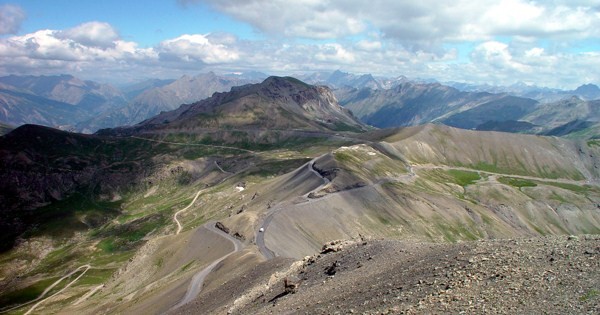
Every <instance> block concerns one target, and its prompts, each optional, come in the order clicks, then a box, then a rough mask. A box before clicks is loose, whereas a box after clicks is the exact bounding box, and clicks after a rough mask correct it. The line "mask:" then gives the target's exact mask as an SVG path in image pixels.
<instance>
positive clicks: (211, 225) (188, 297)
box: [169, 221, 243, 311]
mask: <svg viewBox="0 0 600 315" xmlns="http://www.w3.org/2000/svg"><path fill="white" fill-rule="evenodd" d="M203 227H204V228H205V229H207V230H209V231H211V232H214V233H216V234H218V235H220V236H221V237H224V238H225V239H227V240H229V241H230V242H231V243H233V251H231V252H230V253H228V254H227V255H225V256H222V257H221V258H219V259H217V260H215V261H213V262H212V263H211V264H210V265H208V266H207V267H205V268H204V269H202V270H200V271H199V272H198V273H196V274H195V275H194V276H193V277H192V280H191V282H190V284H189V286H188V289H187V291H186V293H185V296H184V297H183V298H182V299H181V301H179V302H178V303H177V304H175V306H173V307H171V309H170V310H169V311H171V310H174V309H176V308H179V307H180V306H182V305H185V304H187V303H189V302H190V301H192V300H193V299H195V298H196V296H198V294H199V293H200V291H202V286H203V284H204V279H206V276H208V275H209V274H210V273H211V271H212V270H213V269H214V268H215V267H216V266H217V265H218V264H219V263H220V262H221V261H223V260H225V258H227V257H229V256H230V255H232V254H234V253H237V252H239V251H240V250H242V248H243V244H242V243H241V242H240V241H239V240H238V239H236V238H234V237H232V236H231V235H229V234H227V233H225V232H223V231H221V230H219V229H217V228H216V227H215V222H214V221H211V222H208V223H206V224H205V225H204V226H203Z"/></svg>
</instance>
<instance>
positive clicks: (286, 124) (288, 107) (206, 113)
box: [121, 76, 365, 132]
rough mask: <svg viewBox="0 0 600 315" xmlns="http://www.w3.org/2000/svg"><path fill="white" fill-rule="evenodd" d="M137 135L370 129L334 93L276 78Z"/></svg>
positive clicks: (185, 108)
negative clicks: (343, 105) (259, 130)
mask: <svg viewBox="0 0 600 315" xmlns="http://www.w3.org/2000/svg"><path fill="white" fill-rule="evenodd" d="M127 129H129V128H125V130H127ZM132 129H134V130H137V131H142V132H143V131H152V130H154V131H158V130H194V129H225V130H227V129H245V130H249V129H270V130H273V129H281V130H290V129H297V130H311V131H363V130H365V127H364V125H363V124H362V123H360V122H359V121H358V119H356V118H355V117H354V116H353V115H352V113H351V112H350V111H349V110H347V109H345V108H343V107H342V106H340V105H339V104H338V102H337V99H336V98H335V96H334V95H333V93H332V92H331V90H330V89H329V88H327V87H324V86H313V85H309V84H306V83H304V82H302V81H300V80H297V79H295V78H292V77H273V76H272V77H269V78H267V79H266V80H264V81H263V82H262V83H258V84H247V85H243V86H239V87H233V88H232V89H231V91H230V92H225V93H214V94H213V95H212V96H211V97H210V98H207V99H205V100H202V101H199V102H196V103H193V104H187V105H182V106H181V107H179V108H178V109H176V110H173V111H169V112H163V113H161V114H159V115H157V116H155V117H153V118H151V119H148V120H146V121H143V122H141V123H140V124H138V125H136V126H134V127H132ZM121 130H123V129H121Z"/></svg>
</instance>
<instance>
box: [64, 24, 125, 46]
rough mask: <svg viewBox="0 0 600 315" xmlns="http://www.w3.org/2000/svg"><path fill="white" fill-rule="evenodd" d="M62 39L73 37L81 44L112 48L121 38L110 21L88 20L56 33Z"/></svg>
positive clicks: (72, 38)
mask: <svg viewBox="0 0 600 315" xmlns="http://www.w3.org/2000/svg"><path fill="white" fill-rule="evenodd" d="M56 37H58V38H61V39H71V40H73V41H74V42H77V43H79V44H81V45H84V46H88V47H98V48H104V49H106V48H112V47H114V45H115V42H116V41H117V40H119V34H118V33H117V31H116V30H115V29H114V28H113V27H112V26H111V25H110V24H108V23H103V22H88V23H83V24H81V25H78V26H76V27H74V28H71V29H68V30H66V31H61V32H58V33H56Z"/></svg>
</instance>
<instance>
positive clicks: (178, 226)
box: [173, 188, 206, 235]
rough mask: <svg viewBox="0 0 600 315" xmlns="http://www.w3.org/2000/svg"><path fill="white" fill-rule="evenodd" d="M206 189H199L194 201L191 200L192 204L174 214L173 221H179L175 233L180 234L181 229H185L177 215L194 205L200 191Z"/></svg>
mask: <svg viewBox="0 0 600 315" xmlns="http://www.w3.org/2000/svg"><path fill="white" fill-rule="evenodd" d="M204 189H206V188H202V189H200V190H198V192H197V193H196V196H194V199H193V200H192V202H190V204H189V205H188V206H187V207H185V208H183V209H181V210H179V211H177V212H175V214H174V215H173V221H175V223H177V232H176V233H175V235H177V234H179V233H180V232H181V230H182V229H183V226H182V225H181V222H179V220H178V219H177V216H178V215H179V214H180V213H182V212H184V211H186V210H187V209H189V208H190V207H191V206H193V205H194V203H195V202H196V200H197V199H198V196H200V193H201V192H202V191H204Z"/></svg>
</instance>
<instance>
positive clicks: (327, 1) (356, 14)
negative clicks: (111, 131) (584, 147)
mask: <svg viewBox="0 0 600 315" xmlns="http://www.w3.org/2000/svg"><path fill="white" fill-rule="evenodd" d="M599 68H600V1H599V0H548V1H535V2H534V1H529V0H480V1H476V2H475V1H471V0H455V1H452V2H440V1H438V0H420V1H413V0H410V1H406V0H371V1H362V0H361V1H359V0H343V1H342V0H321V1H314V0H296V1H289V0H164V1H160V2H158V1H152V2H150V1H139V0H131V1H112V0H104V1H64V0H53V1H45V0H43V1H42V0H21V1H0V75H7V74H33V75H40V74H46V75H50V74H61V73H69V74H73V75H75V76H78V77H81V78H84V79H93V80H98V81H103V82H112V83H127V82H135V81H138V80H142V79H146V78H177V77H179V76H181V75H184V74H192V75H193V74H197V73H200V72H207V71H216V72H233V71H249V70H253V71H262V72H265V73H268V74H279V75H294V74H298V73H301V72H314V71H333V70H337V69H341V70H344V71H347V72H353V73H371V74H374V75H382V76H391V77H394V76H400V75H405V76H408V77H409V78H434V79H437V80H439V81H462V82H470V83H486V84H497V85H509V84H513V83H516V82H526V83H529V84H536V85H540V86H549V87H559V88H575V87H576V86H578V85H581V84H584V83H590V82H591V83H596V84H599V83H600V74H599V73H600V72H599V71H596V69H599Z"/></svg>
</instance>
